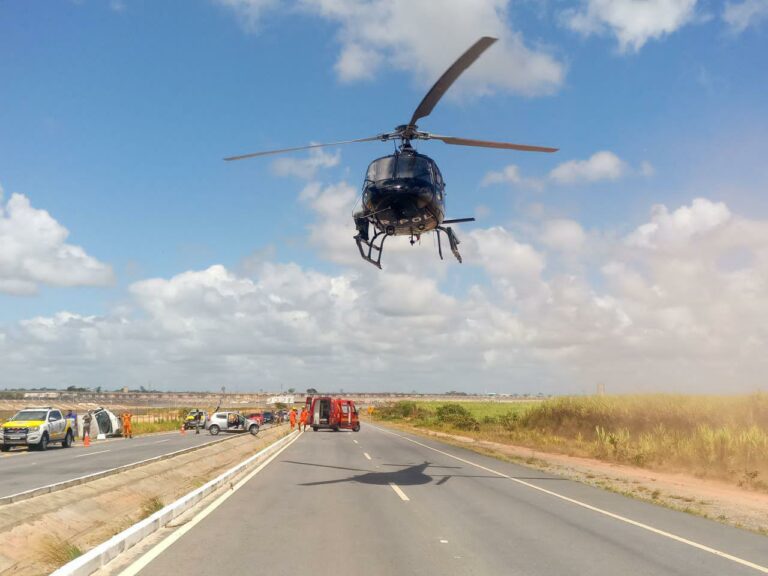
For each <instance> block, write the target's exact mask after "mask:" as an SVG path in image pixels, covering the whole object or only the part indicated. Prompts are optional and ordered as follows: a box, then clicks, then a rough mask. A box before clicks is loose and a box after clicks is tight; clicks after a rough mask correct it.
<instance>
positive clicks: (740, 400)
mask: <svg viewBox="0 0 768 576" xmlns="http://www.w3.org/2000/svg"><path fill="white" fill-rule="evenodd" d="M374 417H376V418H380V419H382V420H391V421H399V422H406V423H410V424H412V425H415V426H419V427H425V428H429V429H432V430H443V431H446V432H454V433H460V434H465V435H470V436H473V437H476V438H479V439H486V440H492V441H496V442H503V443H510V444H518V445H523V446H529V447H531V448H536V449H541V450H550V451H558V452H564V453H568V454H577V455H583V456H591V457H595V458H599V459H602V460H608V461H613V462H621V463H626V464H632V465H635V466H641V467H647V468H654V469H665V470H676V471H685V472H689V473H693V474H696V475H697V476H699V477H715V478H720V479H726V480H729V481H732V482H734V483H735V484H738V485H739V486H742V487H744V488H748V489H753V490H768V394H764V393H762V394H761V393H757V394H750V395H741V396H693V395H689V396H684V395H665V394H650V395H636V396H593V397H562V398H553V399H549V400H546V401H543V402H519V403H509V404H505V403H499V402H461V403H439V402H412V401H407V402H398V403H395V404H393V405H390V406H387V407H383V408H381V409H379V410H377V412H376V414H375V415H374Z"/></svg>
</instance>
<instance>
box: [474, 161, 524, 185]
mask: <svg viewBox="0 0 768 576" xmlns="http://www.w3.org/2000/svg"><path fill="white" fill-rule="evenodd" d="M522 180H523V179H522V176H520V168H519V167H518V166H515V165H514V164H509V165H508V166H505V167H504V168H502V169H501V170H498V171H491V172H488V173H487V174H486V175H485V176H483V180H482V182H480V185H481V186H491V185H493V184H519V183H520V182H522Z"/></svg>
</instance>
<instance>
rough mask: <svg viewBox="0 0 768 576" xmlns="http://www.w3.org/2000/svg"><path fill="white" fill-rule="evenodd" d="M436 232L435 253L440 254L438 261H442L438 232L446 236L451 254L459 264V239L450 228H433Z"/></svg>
mask: <svg viewBox="0 0 768 576" xmlns="http://www.w3.org/2000/svg"><path fill="white" fill-rule="evenodd" d="M435 231H436V232H437V252H438V254H440V260H442V259H443V245H442V243H441V241H440V232H444V233H445V235H446V236H448V244H449V245H450V246H451V252H453V255H454V256H456V260H458V261H459V264H461V254H460V253H459V238H458V236H456V233H455V232H454V231H453V228H451V227H450V226H446V227H443V226H438V227H437V228H435Z"/></svg>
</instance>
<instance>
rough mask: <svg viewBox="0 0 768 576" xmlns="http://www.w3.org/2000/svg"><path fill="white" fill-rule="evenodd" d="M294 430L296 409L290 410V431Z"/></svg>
mask: <svg viewBox="0 0 768 576" xmlns="http://www.w3.org/2000/svg"><path fill="white" fill-rule="evenodd" d="M294 428H296V408H293V409H292V410H291V430H293V429H294Z"/></svg>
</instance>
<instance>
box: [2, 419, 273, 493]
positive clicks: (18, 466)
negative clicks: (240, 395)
mask: <svg viewBox="0 0 768 576" xmlns="http://www.w3.org/2000/svg"><path fill="white" fill-rule="evenodd" d="M268 427H269V426H265V427H264V429H266V428H268ZM230 435H231V434H227V433H224V432H222V433H221V434H219V435H218V436H212V435H211V434H209V433H208V431H206V430H201V431H200V434H195V432H194V431H191V432H190V431H187V433H186V434H181V433H180V432H169V433H167V434H151V435H146V436H136V437H134V438H133V439H126V438H110V439H108V440H101V441H93V442H92V443H91V446H90V447H89V448H85V447H84V446H83V443H82V441H81V440H78V441H77V442H76V443H75V444H74V446H73V447H72V448H62V447H61V446H59V445H51V446H50V447H49V448H48V450H46V451H45V452H37V451H27V450H26V449H25V448H16V449H14V450H13V451H11V452H8V453H3V454H2V455H0V497H2V496H10V495H12V494H17V493H19V492H25V491H27V490H32V489H34V488H40V487H42V486H47V485H49V484H56V483H58V482H64V481H66V480H72V479H74V478H79V477H80V476H86V475H88V474H94V473H97V472H102V471H104V470H109V469H111V468H116V467H118V466H125V465H127V464H133V463H135V462H140V461H141V460H146V459H147V458H153V457H155V456H161V455H163V454H169V453H171V452H176V451H177V450H182V449H184V448H189V447H192V446H199V445H202V444H207V443H209V442H213V441H216V440H219V439H221V438H223V437H228V436H230Z"/></svg>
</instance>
